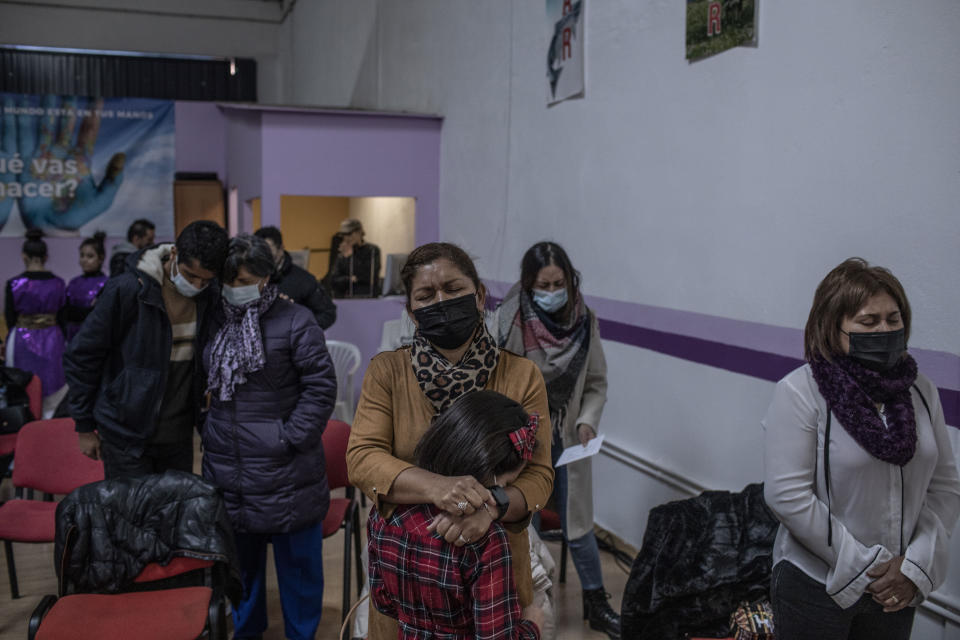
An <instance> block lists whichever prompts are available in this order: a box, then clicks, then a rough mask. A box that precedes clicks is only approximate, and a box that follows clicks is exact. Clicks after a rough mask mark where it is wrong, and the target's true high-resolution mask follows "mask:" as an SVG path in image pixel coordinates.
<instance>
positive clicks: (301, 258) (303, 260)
mask: <svg viewBox="0 0 960 640" xmlns="http://www.w3.org/2000/svg"><path fill="white" fill-rule="evenodd" d="M287 253H289V254H290V261H291V262H292V263H293V264H295V265H297V266H298V267H300V268H301V269H303V270H305V271H309V270H310V249H301V250H300V251H290V250H289V249H288V250H287Z"/></svg>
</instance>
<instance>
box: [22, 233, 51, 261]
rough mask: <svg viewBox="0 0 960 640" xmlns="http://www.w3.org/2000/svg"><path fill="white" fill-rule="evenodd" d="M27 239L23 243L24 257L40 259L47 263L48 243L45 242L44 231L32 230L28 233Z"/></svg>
mask: <svg viewBox="0 0 960 640" xmlns="http://www.w3.org/2000/svg"><path fill="white" fill-rule="evenodd" d="M26 235H27V239H26V241H25V242H24V243H23V249H22V251H23V255H25V256H27V257H28V258H39V259H40V260H43V261H46V259H47V243H46V242H44V241H43V231H41V230H40V229H30V230H29V231H27V234H26Z"/></svg>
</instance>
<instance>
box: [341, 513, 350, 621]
mask: <svg viewBox="0 0 960 640" xmlns="http://www.w3.org/2000/svg"><path fill="white" fill-rule="evenodd" d="M352 534H353V523H352V522H351V521H350V519H349V518H348V519H347V522H346V525H345V526H344V528H343V609H342V610H341V612H340V623H341V624H342V623H343V621H344V620H346V619H347V612H348V611H350V536H351V535H352Z"/></svg>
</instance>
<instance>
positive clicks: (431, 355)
mask: <svg viewBox="0 0 960 640" xmlns="http://www.w3.org/2000/svg"><path fill="white" fill-rule="evenodd" d="M410 356H411V361H412V364H413V374H414V375H415V376H416V377H417V384H419V385H420V390H421V391H423V395H425V396H427V400H429V401H430V403H431V404H433V406H434V408H435V409H436V410H437V413H440V412H441V411H443V410H444V409H446V408H447V407H449V406H450V405H451V404H453V401H454V400H456V399H457V398H459V397H460V396H462V395H465V394H467V393H470V392H471V391H480V390H481V389H484V388H485V387H486V386H487V383H488V382H489V381H490V375H491V374H492V373H493V370H494V369H496V367H497V362H499V361H500V349H498V348H497V346H496V344H495V343H494V340H493V336H491V335H490V332H489V331H487V326H486V324H484V322H483V321H482V320H481V321H480V323H479V326H478V327H477V330H476V332H475V333H474V334H473V340H472V341H471V343H470V348H469V349H467V352H466V353H465V354H463V358H461V359H460V362H458V363H457V364H452V363H450V361H448V360H447V359H446V358H444V357H443V356H442V355H440V352H438V351H437V350H436V348H435V347H434V346H433V345H432V344H430V342H429V341H428V340H427V339H426V338H424V337H423V336H421V335H420V332H419V331H418V332H417V333H416V334H415V335H414V338H413V347H412V348H411V350H410Z"/></svg>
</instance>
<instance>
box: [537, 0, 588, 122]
mask: <svg viewBox="0 0 960 640" xmlns="http://www.w3.org/2000/svg"><path fill="white" fill-rule="evenodd" d="M586 4H587V0H547V44H548V46H547V105H553V104H557V103H558V102H562V101H564V100H568V99H570V98H582V97H583V96H584V92H585V84H584V71H585V69H584V49H585V41H586V33H585V28H584V24H585V23H584V13H585V6H586Z"/></svg>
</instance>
